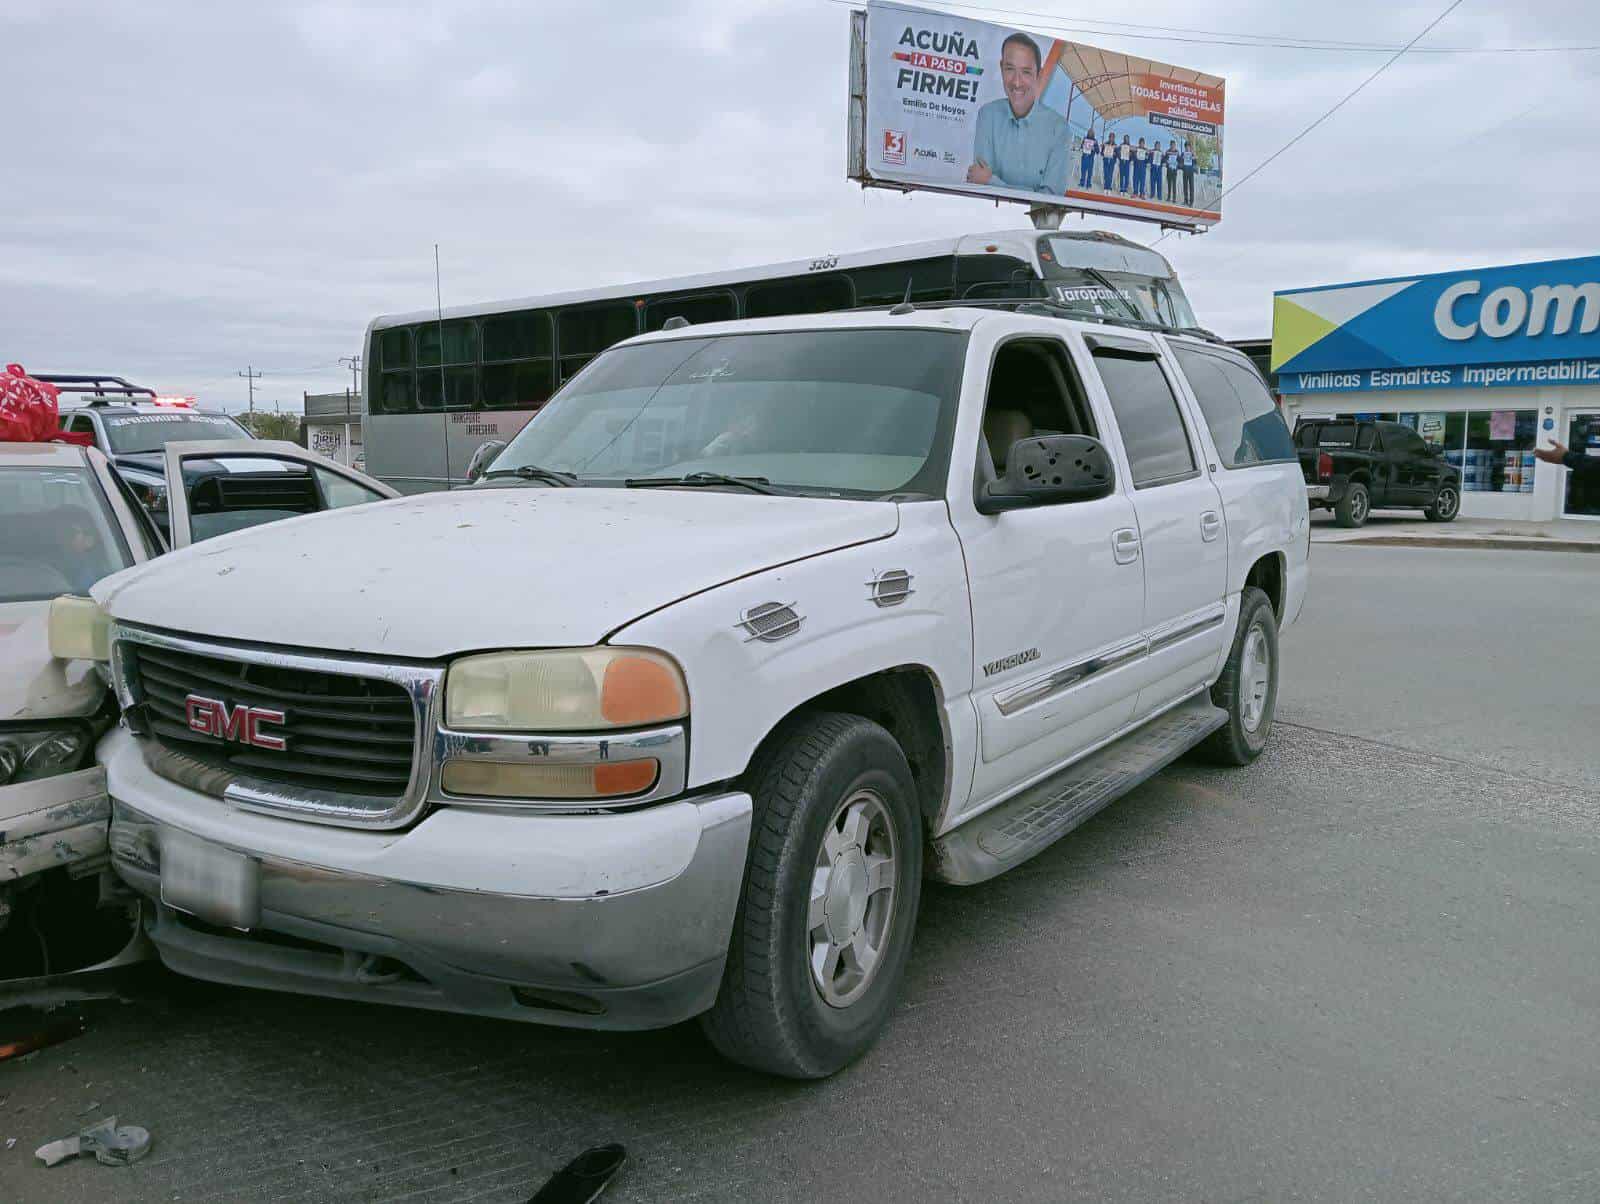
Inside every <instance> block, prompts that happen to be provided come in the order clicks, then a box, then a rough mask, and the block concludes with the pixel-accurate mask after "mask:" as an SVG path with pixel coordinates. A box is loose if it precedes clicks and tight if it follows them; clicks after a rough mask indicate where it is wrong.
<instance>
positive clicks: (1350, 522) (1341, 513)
mask: <svg viewBox="0 0 1600 1204" xmlns="http://www.w3.org/2000/svg"><path fill="white" fill-rule="evenodd" d="M1370 513H1372V499H1371V497H1370V495H1369V494H1368V493H1367V487H1366V486H1365V485H1363V484H1362V483H1361V482H1360V481H1351V482H1350V484H1349V485H1347V486H1345V491H1344V496H1343V497H1342V498H1340V499H1339V504H1338V505H1337V506H1335V507H1334V508H1333V520H1334V522H1336V523H1338V524H1339V526H1341V527H1359V526H1362V525H1363V524H1365V523H1366V521H1367V515H1368V514H1370Z"/></svg>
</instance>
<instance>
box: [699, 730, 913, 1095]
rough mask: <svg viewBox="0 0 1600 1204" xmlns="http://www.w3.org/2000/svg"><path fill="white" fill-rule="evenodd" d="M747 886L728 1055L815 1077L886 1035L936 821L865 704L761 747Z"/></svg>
mask: <svg viewBox="0 0 1600 1204" xmlns="http://www.w3.org/2000/svg"><path fill="white" fill-rule="evenodd" d="M748 781H749V784H750V789H751V794H752V795H753V797H754V800H755V813H754V815H753V816H752V822H751V830H750V853H749V858H748V862H747V865H746V867H745V883H744V891H743V893H742V894H741V896H740V899H739V906H738V911H737V913H736V914H735V917H734V922H733V936H732V939H731V940H730V941H729V944H728V962H727V967H726V969H725V970H724V971H723V976H722V986H721V989H720V990H719V991H718V993H717V1001H716V1003H715V1004H714V1005H712V1008H711V1010H710V1011H709V1012H707V1013H705V1015H703V1016H702V1017H701V1018H700V1024H701V1027H702V1028H703V1029H704V1031H705V1033H706V1036H707V1037H708V1038H709V1039H710V1041H711V1044H712V1045H713V1046H715V1047H716V1048H717V1050H718V1051H719V1052H720V1053H722V1054H723V1055H724V1056H725V1057H727V1058H730V1059H731V1060H733V1061H735V1062H739V1063H741V1064H743V1065H745V1066H749V1067H752V1068H754V1069H756V1070H764V1071H767V1072H769V1073H771V1074H778V1075H783V1076H786V1077H788V1078H797V1079H815V1078H822V1077H824V1076H826V1075H830V1074H832V1073H833V1072H834V1071H836V1070H838V1069H840V1068H841V1067H843V1066H846V1065H848V1064H849V1063H850V1062H852V1061H854V1060H855V1059H856V1058H858V1057H859V1056H860V1055H861V1054H862V1053H864V1052H865V1051H866V1050H867V1048H868V1047H869V1046H871V1044H872V1043H873V1041H874V1040H876V1039H877V1036H878V1032H879V1030H880V1029H882V1027H883V1025H884V1022H885V1021H886V1020H887V1019H888V1016H889V1012H890V1010H891V1009H892V1008H893V1006H894V1002H895V997H896V995H897V994H898V992H899V989H900V979H901V977H902V975H903V973H904V971H905V966H906V960H907V957H908V955H909V954H910V951H911V934H912V931H913V929H914V928H915V927H916V920H917V904H918V901H919V897H920V894H921V887H922V823H921V818H920V813H919V811H918V809H917V802H916V797H917V796H916V788H915V786H914V784H913V782H912V779H911V769H910V767H909V766H908V765H907V764H906V758H905V753H904V752H902V751H901V748H900V745H899V744H897V743H896V742H895V740H894V737H892V736H891V735H889V733H888V732H887V731H885V730H884V729H883V728H882V727H880V726H879V725H878V724H876V723H873V722H871V721H870V720H868V719H863V718H861V717H860V716H859V715H845V714H832V713H826V714H814V715H808V716H805V717H804V718H802V719H800V720H799V721H798V722H796V723H795V724H794V725H793V726H792V727H791V728H790V729H789V731H788V732H786V733H784V734H782V735H780V736H779V737H778V738H776V739H774V740H773V741H772V742H771V743H770V745H769V747H768V748H766V749H765V750H764V751H763V752H762V753H761V754H758V757H757V760H756V762H755V763H754V764H752V766H751V769H750V774H749V778H748Z"/></svg>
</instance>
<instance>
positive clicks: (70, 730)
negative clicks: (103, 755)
mask: <svg viewBox="0 0 1600 1204" xmlns="http://www.w3.org/2000/svg"><path fill="white" fill-rule="evenodd" d="M89 748H90V741H89V734H88V733H87V732H86V731H84V730H83V729H82V728H77V727H22V728H6V729H3V730H0V786H10V785H15V784H16V783H18V782H34V781H37V780H38V779H40V778H50V777H54V776H55V775H56V774H58V773H69V772H71V771H72V770H74V769H79V768H81V767H82V765H83V762H84V760H85V757H86V754H87V753H88V751H89Z"/></svg>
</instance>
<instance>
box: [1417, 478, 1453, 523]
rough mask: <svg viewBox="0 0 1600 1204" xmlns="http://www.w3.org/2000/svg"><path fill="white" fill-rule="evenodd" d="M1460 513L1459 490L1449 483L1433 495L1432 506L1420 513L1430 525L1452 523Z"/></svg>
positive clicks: (1440, 487)
mask: <svg viewBox="0 0 1600 1204" xmlns="http://www.w3.org/2000/svg"><path fill="white" fill-rule="evenodd" d="M1460 513H1461V490H1460V489H1459V488H1458V487H1457V486H1456V485H1454V484H1453V483H1451V482H1449V481H1446V482H1445V483H1444V484H1443V485H1441V486H1439V492H1438V493H1436V494H1434V495H1433V505H1431V506H1429V507H1428V508H1427V509H1426V510H1424V511H1423V512H1422V514H1423V517H1424V518H1426V519H1427V520H1428V521H1429V522H1430V523H1448V522H1453V521H1454V520H1455V517H1456V515H1458V514H1460Z"/></svg>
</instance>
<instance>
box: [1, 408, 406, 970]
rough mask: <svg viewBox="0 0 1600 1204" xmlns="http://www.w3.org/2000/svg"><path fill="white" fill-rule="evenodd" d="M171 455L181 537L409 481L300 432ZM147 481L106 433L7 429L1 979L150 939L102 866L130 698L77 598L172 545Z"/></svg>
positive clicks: (169, 477)
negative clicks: (118, 727)
mask: <svg viewBox="0 0 1600 1204" xmlns="http://www.w3.org/2000/svg"><path fill="white" fill-rule="evenodd" d="M159 457H161V458H158V460H157V461H156V463H155V465H154V466H153V468H152V470H151V471H153V472H154V473H155V474H157V479H158V480H161V481H162V482H163V485H162V493H163V495H165V493H166V488H167V484H168V483H170V482H174V481H182V482H184V484H183V485H180V486H178V487H177V493H179V494H182V495H184V496H185V497H186V498H187V499H189V500H191V501H192V502H193V503H194V506H193V509H194V510H195V511H196V513H193V514H191V513H190V512H189V508H186V509H185V510H184V516H185V521H184V524H183V527H182V529H181V530H178V531H175V532H173V533H172V538H173V540H174V542H175V543H176V545H177V546H179V547H183V546H186V545H187V544H188V543H190V542H191V540H192V539H204V538H206V537H208V536H209V535H211V534H214V533H217V532H220V531H223V530H228V529H233V528H236V527H239V526H242V525H247V524H252V523H258V522H264V521H268V520H270V519H275V518H281V517H286V516H288V515H291V514H294V513H300V512H308V511H315V510H320V509H327V508H329V507H332V506H335V505H346V504H349V503H351V502H357V501H370V500H375V499H378V498H386V497H393V496H394V491H393V490H392V489H390V488H389V487H388V486H387V485H383V484H381V483H379V482H377V481H374V480H372V479H370V478H368V477H362V476H360V475H359V474H351V473H349V471H348V470H346V469H342V468H340V467H339V466H338V465H336V464H334V463H332V462H331V461H328V460H324V459H323V458H322V457H320V456H315V455H312V454H310V453H307V452H305V451H303V450H302V449H300V448H298V447H295V446H294V445H293V444H282V443H270V442H265V441H261V440H253V439H244V440H228V441H224V442H199V443H196V442H185V443H173V444H169V445H168V446H167V447H166V448H165V449H164V450H163V451H162V452H161V453H159ZM162 459H164V461H165V465H164V467H165V470H166V472H165V475H163V463H162ZM135 488H136V487H135V486H130V484H129V482H128V481H127V480H126V479H125V477H124V475H123V470H122V466H121V465H119V464H117V463H115V462H113V461H112V460H110V459H108V457H107V456H106V455H105V454H103V453H102V452H101V451H99V450H98V449H96V448H85V447H78V446H74V445H71V444H66V443H0V515H3V516H4V522H3V523H0V979H11V978H20V977H36V976H38V975H42V974H45V973H52V972H61V971H64V970H67V969H74V970H76V969H82V968H86V967H87V966H89V965H91V964H94V963H99V962H102V961H104V960H105V959H107V958H111V957H113V956H117V955H126V954H127V953H128V951H129V949H131V948H133V947H134V946H136V945H137V942H132V943H131V944H130V941H129V938H130V936H131V935H133V932H134V930H133V928H132V926H131V925H130V924H129V922H128V920H127V919H126V918H125V914H124V913H125V912H126V910H127V909H126V908H125V907H124V906H123V904H122V902H121V901H119V899H118V898H117V892H115V891H114V890H112V891H108V890H104V889H101V887H102V883H101V882H100V881H99V879H100V874H101V871H102V870H104V869H106V868H107V867H108V864H109V863H108V859H107V856H106V833H107V828H108V822H109V818H110V802H109V799H108V798H107V796H106V788H105V771H104V770H103V769H102V768H101V767H100V766H99V765H97V764H96V763H95V756H94V753H95V743H96V741H97V740H98V738H99V737H100V736H101V735H102V734H103V733H104V732H105V731H106V730H107V728H108V727H110V726H111V725H112V724H113V723H114V722H115V720H116V715H117V710H116V706H115V702H114V700H113V696H112V694H111V691H110V688H109V681H108V679H107V678H106V677H105V676H103V673H104V670H105V666H104V665H103V664H102V665H100V666H98V667H97V666H96V663H95V660H96V657H97V655H103V653H102V650H101V649H99V648H97V646H96V645H95V644H94V643H93V642H92V641H91V642H89V643H84V642H82V640H81V639H79V638H76V637H80V636H82V635H83V634H85V633H84V632H83V631H82V630H74V629H73V621H74V619H75V618H77V617H78V616H77V615H76V614H75V613H74V608H88V609H89V610H90V611H91V612H92V609H93V606H92V603H90V602H89V600H88V598H87V597H86V596H85V595H87V594H88V592H89V590H90V587H92V586H93V585H94V584H95V583H96V582H98V581H99V580H100V579H101V578H103V577H105V576H106V575H108V574H110V573H114V572H117V571H118V570H121V569H124V568H127V567H129V566H130V565H137V564H143V563H145V562H147V561H149V560H151V559H153V558H155V557H156V556H159V555H161V554H162V553H163V552H165V551H166V543H165V540H164V537H163V536H164V534H165V533H164V532H161V531H158V530H157V528H156V526H155V524H154V522H153V521H152V515H151V514H150V512H149V510H148V509H147V507H146V506H145V505H144V504H143V502H142V500H141V497H140V496H138V495H136V493H135V491H134V490H135ZM162 517H165V516H164V515H163V516H162ZM58 628H60V629H62V630H64V631H65V633H66V636H67V638H66V639H64V640H61V639H57V638H55V637H56V635H57V634H59V632H58V631H57V629H58ZM90 634H92V633H90ZM109 881H111V882H112V883H113V884H114V882H115V880H114V879H111V880H109ZM122 893H123V895H124V896H126V892H125V891H124V892H122ZM124 945H127V946H128V948H121V947H122V946H124Z"/></svg>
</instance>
